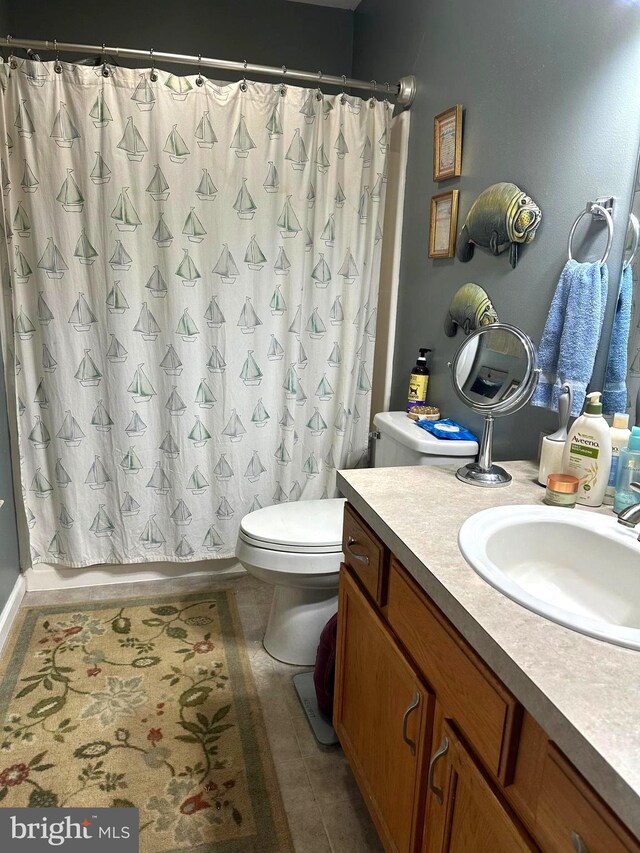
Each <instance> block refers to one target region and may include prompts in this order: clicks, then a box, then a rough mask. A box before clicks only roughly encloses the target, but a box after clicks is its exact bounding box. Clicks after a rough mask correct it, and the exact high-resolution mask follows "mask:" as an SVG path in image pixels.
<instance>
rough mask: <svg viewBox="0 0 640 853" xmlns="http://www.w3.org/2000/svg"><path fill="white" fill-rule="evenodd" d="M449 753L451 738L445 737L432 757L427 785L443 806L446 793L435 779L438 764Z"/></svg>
mask: <svg viewBox="0 0 640 853" xmlns="http://www.w3.org/2000/svg"><path fill="white" fill-rule="evenodd" d="M447 752H449V738H448V737H447V736H446V735H445V736H444V737H443V738H442V743H441V744H440V746H439V747H438V749H437V750H436V752H434V753H433V755H432V756H431V761H430V762H429V773H428V775H427V785H428V786H429V787H430V788H431V791H432V793H433V796H434V797H435V798H436V800H437V801H438V802H439V803H440V805H442V803H443V801H444V793H443V791H442V788H439V787H438V785H436V784H435V783H434V781H433V778H434V776H435V773H436V764H437V763H438V761H439V760H440V759H441V758H443V757H444V756H445V755H446V754H447Z"/></svg>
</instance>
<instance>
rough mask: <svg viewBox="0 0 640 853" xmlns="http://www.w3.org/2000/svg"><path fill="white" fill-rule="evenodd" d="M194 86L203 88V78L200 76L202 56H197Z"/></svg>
mask: <svg viewBox="0 0 640 853" xmlns="http://www.w3.org/2000/svg"><path fill="white" fill-rule="evenodd" d="M196 86H204V77H203V76H202V54H201V53H199V54H198V76H197V77H196Z"/></svg>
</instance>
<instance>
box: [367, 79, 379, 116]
mask: <svg viewBox="0 0 640 853" xmlns="http://www.w3.org/2000/svg"><path fill="white" fill-rule="evenodd" d="M377 91H378V84H377V83H376V81H375V80H372V81H371V97H370V98H369V106H370V107H371V109H373V108H374V107H375V105H376V104H377V101H376V92H377Z"/></svg>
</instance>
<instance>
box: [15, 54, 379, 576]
mask: <svg viewBox="0 0 640 853" xmlns="http://www.w3.org/2000/svg"><path fill="white" fill-rule="evenodd" d="M59 67H60V69H61V71H60V73H58V72H56V70H55V68H54V63H38V62H31V61H28V60H27V61H20V60H13V61H12V62H11V64H10V65H9V64H7V65H4V66H3V67H2V68H1V69H0V74H1V80H0V82H1V83H2V94H1V97H2V115H1V119H0V120H1V121H2V122H3V124H4V126H3V128H2V129H1V130H0V140H1V142H2V151H1V160H2V162H1V167H2V176H1V183H2V203H3V207H4V232H3V240H2V250H3V252H5V257H4V263H3V276H2V279H3V281H2V285H3V295H4V299H3V302H2V311H3V317H2V320H3V346H4V355H5V364H6V365H7V373H8V374H10V376H8V379H9V380H10V381H8V388H9V396H10V401H9V402H10V409H11V408H12V409H14V410H15V415H16V419H17V424H18V427H17V431H18V437H19V448H20V472H19V476H20V481H21V484H22V491H23V495H24V507H25V514H26V521H27V524H28V528H29V537H30V546H31V559H32V561H33V562H37V561H43V562H47V563H56V564H60V565H64V566H84V565H91V564H95V563H132V562H144V561H157V560H201V559H206V558H211V557H215V556H220V557H223V556H230V555H232V554H233V553H234V547H235V542H236V537H237V530H238V525H239V522H240V519H241V518H242V516H243V515H245V514H246V513H247V512H249V511H251V510H255V509H257V508H260V507H262V506H266V505H268V504H272V503H276V502H282V501H296V500H300V499H308V498H319V497H321V496H331V495H333V494H335V471H336V468H340V467H353V466H356V465H358V464H361V463H362V461H363V459H364V457H365V454H366V447H367V434H368V424H369V409H370V388H371V382H370V377H371V374H372V364H373V349H374V339H375V326H376V303H377V287H378V270H379V258H380V249H381V238H382V229H381V223H382V221H383V205H384V193H385V180H386V177H385V164H386V155H387V149H388V142H387V140H388V134H389V121H390V116H391V110H390V109H389V105H388V104H383V103H380V102H377V101H371V102H369V101H365V100H360V99H358V98H352V97H346V96H341V95H338V96H335V97H334V96H327V95H323V94H322V93H321V92H320V91H319V90H316V89H302V88H296V87H292V86H286V87H283V86H280V85H278V86H272V85H269V84H260V83H253V82H250V81H246V82H244V81H243V82H240V83H236V84H230V85H220V86H218V85H215V84H213V83H211V82H210V81H206V80H204V79H203V78H201V77H199V76H188V77H177V76H174V75H171V74H168V73H164V72H162V71H157V72H152V71H151V70H132V69H126V68H120V67H118V68H111V67H108V68H89V67H85V66H74V65H71V64H64V63H61V64H60V66H59ZM154 77H155V79H153V78H154Z"/></svg>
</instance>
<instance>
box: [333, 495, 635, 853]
mask: <svg viewBox="0 0 640 853" xmlns="http://www.w3.org/2000/svg"><path fill="white" fill-rule="evenodd" d="M344 529H345V534H344V544H345V551H344V553H345V560H346V562H345V563H344V564H343V565H342V569H341V574H340V597H339V620H338V644H337V652H336V680H335V683H336V696H335V702H334V726H335V729H336V732H337V734H338V737H339V738H340V742H341V744H342V746H343V748H344V751H345V754H346V756H347V759H348V761H349V763H350V765H351V768H352V770H353V773H354V775H355V777H356V780H357V782H358V785H359V787H360V790H361V792H362V794H363V796H364V798H365V801H366V803H367V806H368V808H369V811H370V813H371V816H372V818H373V821H374V823H375V824H376V827H377V829H378V832H379V834H380V838H381V839H382V842H383V844H384V846H385V849H386V850H387V851H388V853H524V851H527V853H529V852H530V851H535V850H542V851H544V853H547V851H549V853H565V851H566V853H640V844H638V841H637V839H635V838H634V837H633V835H631V833H629V831H628V830H627V829H626V828H625V827H624V826H623V825H622V824H621V823H620V821H619V820H618V819H617V818H616V817H615V815H614V814H613V813H612V812H611V811H610V810H609V809H608V808H607V806H606V805H605V804H604V803H603V802H602V800H600V798H599V797H598V796H597V794H596V793H595V792H594V791H593V790H592V789H591V787H590V786H589V785H588V784H587V782H586V781H585V780H584V779H582V777H581V776H580V774H579V773H578V772H577V771H576V770H575V768H574V767H573V766H572V765H571V763H570V762H569V761H568V760H567V759H566V758H565V757H564V756H563V755H562V753H561V752H560V751H559V750H558V749H557V747H556V746H555V745H554V744H553V743H552V742H551V741H550V740H549V738H548V736H547V735H546V733H545V732H544V731H543V729H542V728H541V727H540V725H539V724H538V723H537V722H536V721H535V720H534V719H533V718H532V717H531V716H530V715H529V714H527V713H526V711H525V710H524V709H523V708H522V706H521V705H520V703H519V702H518V701H517V700H516V699H515V697H514V696H512V694H511V693H510V692H509V691H508V690H507V689H506V687H505V686H504V685H503V684H502V683H501V681H500V680H499V679H498V678H497V677H496V675H495V673H493V672H492V671H491V670H490V669H489V667H487V665H486V664H485V663H484V661H482V660H481V659H480V657H479V656H478V654H477V653H476V652H475V650H474V649H473V648H472V647H471V646H470V645H469V644H468V643H467V641H466V640H465V639H464V638H463V637H462V636H461V635H460V634H459V633H458V631H457V630H456V628H455V627H454V626H453V625H452V624H451V623H450V622H449V621H448V619H447V618H446V617H445V616H444V614H442V612H441V611H440V610H439V609H438V607H437V606H436V605H435V604H434V603H433V601H431V599H430V598H429V597H428V596H427V595H426V593H425V592H424V590H423V589H422V588H421V587H420V586H419V585H418V584H417V583H416V582H415V580H414V579H413V578H412V577H411V576H410V575H409V573H408V572H407V571H406V570H405V569H404V568H403V567H402V566H401V565H400V563H399V562H398V561H397V560H396V558H395V557H393V555H390V554H389V552H388V549H387V548H386V546H385V545H384V543H383V542H382V541H381V540H380V539H379V538H378V537H377V535H376V534H375V532H374V531H373V530H371V528H369V526H368V525H367V524H366V522H364V520H363V519H362V518H360V516H359V515H358V514H357V513H356V512H355V511H354V510H353V508H352V507H350V506H349V505H348V504H347V505H346V506H345V528H344ZM348 545H351V546H352V548H351V550H350V549H349V548H348V547H347V546H348Z"/></svg>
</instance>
